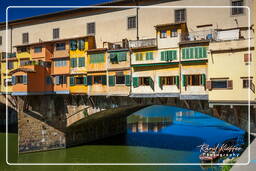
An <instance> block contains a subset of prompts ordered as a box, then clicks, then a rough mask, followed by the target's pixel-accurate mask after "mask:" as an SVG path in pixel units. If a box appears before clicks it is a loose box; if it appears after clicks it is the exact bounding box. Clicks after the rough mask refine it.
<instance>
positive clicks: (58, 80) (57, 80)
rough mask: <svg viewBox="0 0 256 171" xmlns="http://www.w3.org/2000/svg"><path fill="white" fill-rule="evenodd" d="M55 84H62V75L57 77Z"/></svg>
mask: <svg viewBox="0 0 256 171" xmlns="http://www.w3.org/2000/svg"><path fill="white" fill-rule="evenodd" d="M55 84H57V85H58V84H60V76H56V77H55Z"/></svg>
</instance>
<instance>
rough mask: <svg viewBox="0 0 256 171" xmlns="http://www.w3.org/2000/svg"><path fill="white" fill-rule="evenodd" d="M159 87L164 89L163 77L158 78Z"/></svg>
mask: <svg viewBox="0 0 256 171" xmlns="http://www.w3.org/2000/svg"><path fill="white" fill-rule="evenodd" d="M158 85H159V87H160V88H161V89H163V83H162V77H158Z"/></svg>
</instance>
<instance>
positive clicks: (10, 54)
mask: <svg viewBox="0 0 256 171" xmlns="http://www.w3.org/2000/svg"><path fill="white" fill-rule="evenodd" d="M15 57H16V53H6V52H1V53H0V58H1V59H5V58H15Z"/></svg>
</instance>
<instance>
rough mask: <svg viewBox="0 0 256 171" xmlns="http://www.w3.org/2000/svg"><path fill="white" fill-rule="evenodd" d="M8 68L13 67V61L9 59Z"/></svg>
mask: <svg viewBox="0 0 256 171" xmlns="http://www.w3.org/2000/svg"><path fill="white" fill-rule="evenodd" d="M8 69H13V62H12V61H8Z"/></svg>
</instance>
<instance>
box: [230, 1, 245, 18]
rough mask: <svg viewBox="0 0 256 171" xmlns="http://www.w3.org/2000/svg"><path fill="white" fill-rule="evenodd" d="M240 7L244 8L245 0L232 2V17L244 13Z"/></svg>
mask: <svg viewBox="0 0 256 171" xmlns="http://www.w3.org/2000/svg"><path fill="white" fill-rule="evenodd" d="M240 6H243V0H233V1H232V9H231V10H232V15H238V14H243V13H244V10H243V8H242V7H240ZM233 7H234V8H233Z"/></svg>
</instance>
